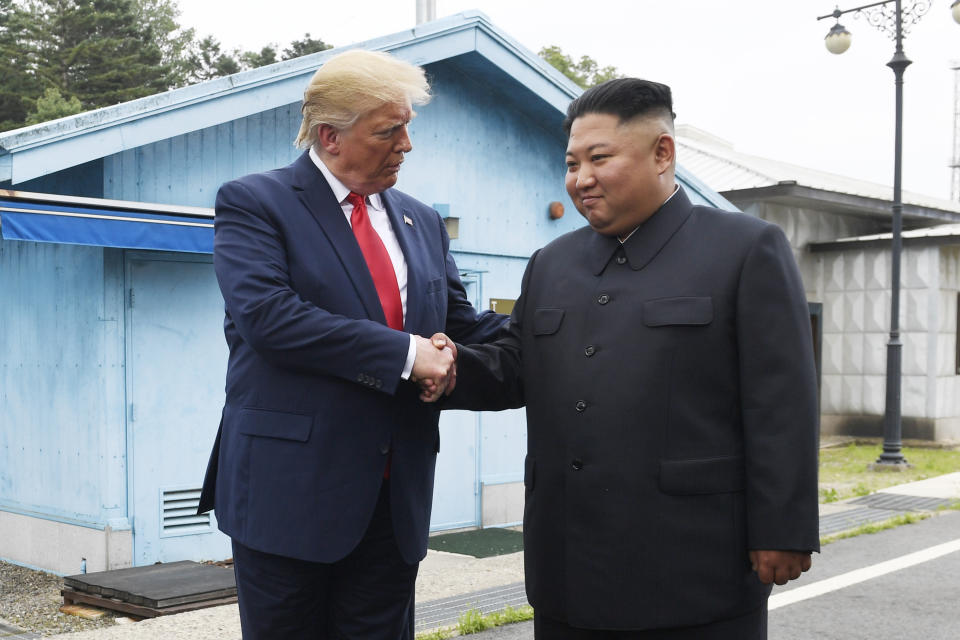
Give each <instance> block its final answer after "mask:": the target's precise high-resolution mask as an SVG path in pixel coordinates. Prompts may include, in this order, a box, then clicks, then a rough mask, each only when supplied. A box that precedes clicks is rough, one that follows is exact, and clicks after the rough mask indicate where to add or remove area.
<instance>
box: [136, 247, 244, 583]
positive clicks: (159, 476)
mask: <svg viewBox="0 0 960 640" xmlns="http://www.w3.org/2000/svg"><path fill="white" fill-rule="evenodd" d="M126 278H127V281H126V282H127V287H128V290H127V293H128V296H127V400H128V404H129V407H128V416H127V418H128V422H127V424H128V427H127V432H128V440H127V441H128V443H129V444H128V459H129V461H130V467H129V469H128V477H129V478H130V487H129V492H130V496H131V500H130V509H131V511H132V520H133V546H134V553H133V557H134V564H135V565H144V564H151V563H154V562H157V561H161V562H171V561H175V560H218V559H223V558H226V557H229V556H230V555H231V551H230V541H229V538H227V537H226V536H224V535H223V534H222V533H220V532H219V531H217V528H216V522H215V521H214V519H213V517H212V515H209V514H208V515H204V516H197V515H196V508H197V503H198V500H199V497H200V486H201V484H202V482H203V475H204V471H205V469H206V464H207V459H208V457H209V455H210V448H211V447H212V445H213V440H214V437H215V436H216V433H217V425H218V424H219V421H220V410H221V408H222V407H223V398H224V392H223V385H224V376H225V373H226V364H227V348H226V344H225V342H224V338H223V298H222V297H221V296H220V290H219V288H218V287H217V281H216V277H215V276H214V273H213V264H212V263H211V262H210V257H209V256H196V257H194V256H190V255H184V254H160V253H145V252H144V253H139V252H128V254H127V257H126Z"/></svg>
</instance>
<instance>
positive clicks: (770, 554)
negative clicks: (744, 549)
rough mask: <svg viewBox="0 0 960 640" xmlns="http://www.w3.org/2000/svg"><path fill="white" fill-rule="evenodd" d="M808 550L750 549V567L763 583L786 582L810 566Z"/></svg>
mask: <svg viewBox="0 0 960 640" xmlns="http://www.w3.org/2000/svg"><path fill="white" fill-rule="evenodd" d="M812 564H813V561H812V560H811V558H810V552H809V551H751V552H750V568H751V569H753V570H754V571H756V573H757V577H758V578H759V579H760V582H762V583H763V584H770V583H771V582H775V583H777V584H787V582H789V581H790V580H796V579H797V578H799V577H800V574H801V573H803V572H804V571H806V570H807V569H809V568H810V566H811V565H812Z"/></svg>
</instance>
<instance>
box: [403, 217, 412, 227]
mask: <svg viewBox="0 0 960 640" xmlns="http://www.w3.org/2000/svg"><path fill="white" fill-rule="evenodd" d="M403 221H404V222H405V223H406V224H408V225H410V226H411V227H412V226H413V220H411V219H410V217H409V216H403Z"/></svg>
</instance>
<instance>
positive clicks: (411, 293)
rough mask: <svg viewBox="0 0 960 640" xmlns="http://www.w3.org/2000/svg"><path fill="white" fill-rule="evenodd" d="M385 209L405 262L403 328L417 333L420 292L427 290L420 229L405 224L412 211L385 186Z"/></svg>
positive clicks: (409, 218) (411, 216) (420, 308)
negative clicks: (405, 313) (405, 288)
mask: <svg viewBox="0 0 960 640" xmlns="http://www.w3.org/2000/svg"><path fill="white" fill-rule="evenodd" d="M380 197H381V198H383V204H384V206H385V207H386V209H387V217H388V218H389V219H390V226H392V227H393V233H394V234H395V235H396V236H397V242H399V243H400V250H401V251H403V258H404V261H405V262H406V263H407V316H406V318H404V322H403V329H404V331H406V332H407V333H417V332H416V331H415V329H416V328H418V327H419V326H420V324H419V323H420V312H421V310H422V308H423V300H422V297H421V293H422V292H424V291H426V288H425V287H426V284H425V283H424V278H425V277H426V276H425V274H424V272H423V268H424V256H423V249H424V247H423V236H422V235H420V234H422V233H423V230H422V229H421V230H418V229H417V227H416V225H413V224H407V222H406V220H410V221H411V222H412V221H413V220H414V217H413V212H412V211H410V210H409V209H407V208H405V207H404V206H403V205H402V204H401V203H400V198H398V197H397V195H396V193H395V192H394V191H393V189H387V190H386V191H384V192H383V193H381V194H380Z"/></svg>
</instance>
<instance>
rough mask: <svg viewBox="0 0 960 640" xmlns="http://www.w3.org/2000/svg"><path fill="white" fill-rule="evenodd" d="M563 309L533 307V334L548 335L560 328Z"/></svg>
mask: <svg viewBox="0 0 960 640" xmlns="http://www.w3.org/2000/svg"><path fill="white" fill-rule="evenodd" d="M562 322H563V309H535V310H534V312H533V335H535V336H549V335H553V334H554V333H556V332H557V331H559V330H560V324H561V323H562Z"/></svg>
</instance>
